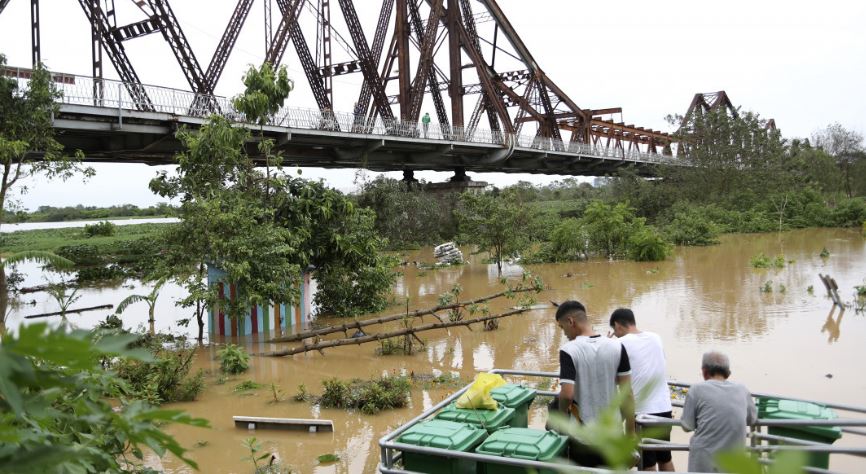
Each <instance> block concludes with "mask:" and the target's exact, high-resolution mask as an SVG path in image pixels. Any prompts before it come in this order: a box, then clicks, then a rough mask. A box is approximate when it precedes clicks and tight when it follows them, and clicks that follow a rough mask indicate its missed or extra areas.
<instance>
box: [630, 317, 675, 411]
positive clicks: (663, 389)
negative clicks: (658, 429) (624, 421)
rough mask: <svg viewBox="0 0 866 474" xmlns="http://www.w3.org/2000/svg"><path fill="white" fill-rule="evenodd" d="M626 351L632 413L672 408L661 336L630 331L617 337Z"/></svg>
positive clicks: (647, 332)
mask: <svg viewBox="0 0 866 474" xmlns="http://www.w3.org/2000/svg"><path fill="white" fill-rule="evenodd" d="M619 341H620V343H621V344H622V345H623V347H625V350H626V352H627V353H628V360H629V364H630V365H631V384H632V389H633V391H634V396H635V413H638V414H656V413H665V412H669V411H671V409H672V407H671V392H670V389H669V388H668V384H667V380H666V374H665V354H664V349H663V348H662V340H661V338H660V337H659V336H658V334H655V333H653V332H649V331H642V332H639V333H630V334H626V335H625V336H623V337H621V338H619Z"/></svg>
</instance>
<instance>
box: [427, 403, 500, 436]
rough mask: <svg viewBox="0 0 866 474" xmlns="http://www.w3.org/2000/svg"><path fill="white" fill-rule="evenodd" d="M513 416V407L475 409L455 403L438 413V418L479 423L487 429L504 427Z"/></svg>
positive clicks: (473, 423)
mask: <svg viewBox="0 0 866 474" xmlns="http://www.w3.org/2000/svg"><path fill="white" fill-rule="evenodd" d="M512 418H514V409H513V408H507V407H502V408H499V409H497V410H473V409H470V408H457V407H456V406H455V405H454V404H453V403H452V404H450V405H448V407H447V408H445V409H444V410H442V411H440V412H439V414H437V415H436V419H437V420H448V421H456V422H458V423H468V424H470V425H478V426H480V427H482V428H484V429H486V430H487V431H494V430H498V429H499V428H502V427H503V426H505V425H507V424H508V423H509V422H510V421H511V419H512Z"/></svg>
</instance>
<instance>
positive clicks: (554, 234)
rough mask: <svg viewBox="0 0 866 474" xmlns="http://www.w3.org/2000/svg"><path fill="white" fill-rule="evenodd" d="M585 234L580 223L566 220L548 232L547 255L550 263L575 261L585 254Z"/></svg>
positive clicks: (571, 219)
mask: <svg viewBox="0 0 866 474" xmlns="http://www.w3.org/2000/svg"><path fill="white" fill-rule="evenodd" d="M586 241H587V236H586V232H585V231H584V230H583V227H582V226H581V224H580V221H579V220H577V219H574V218H568V219H565V220H563V221H562V222H560V223H559V224H557V225H556V227H554V228H553V230H552V231H551V232H550V242H549V244H548V245H549V247H548V251H547V254H548V255H549V256H550V260H552V261H567V260H577V259H579V258H580V257H581V256H583V255H585V254H586Z"/></svg>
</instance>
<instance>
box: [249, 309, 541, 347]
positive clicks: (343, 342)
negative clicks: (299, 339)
mask: <svg viewBox="0 0 866 474" xmlns="http://www.w3.org/2000/svg"><path fill="white" fill-rule="evenodd" d="M527 311H529V308H520V309H513V310H511V311H506V312H504V313H499V314H494V315H491V316H484V317H481V318H473V319H464V320H461V321H447V322H445V321H443V322H438V323H430V324H425V325H423V326H418V327H414V328H404V329H397V330H394V331H389V332H384V333H379V334H369V335H366V336H361V337H356V338H349V339H333V340H330V341H321V342H317V343H314V344H307V343H304V344H303V345H301V346H298V347H293V348H291V349H285V350H282V351H274V352H264V353H261V354H258V355H260V356H267V357H282V356H290V355H294V354H301V353H303V352H309V351H319V352H321V351H322V349H327V348H329V347H339V346H348V345H352V344H358V345H361V344H364V343H366V342H374V341H381V340H383V339H389V338H392V337H398V336H406V335H411V336H412V337H414V338H416V339H417V338H418V336H417V335H416V333H419V332H422V331H430V330H433V329H445V328H451V327H455V326H469V325H470V324H475V323H483V322H485V321H492V320H494V319H500V318H505V317H507V316H514V315H515V314H520V313H525V312H527Z"/></svg>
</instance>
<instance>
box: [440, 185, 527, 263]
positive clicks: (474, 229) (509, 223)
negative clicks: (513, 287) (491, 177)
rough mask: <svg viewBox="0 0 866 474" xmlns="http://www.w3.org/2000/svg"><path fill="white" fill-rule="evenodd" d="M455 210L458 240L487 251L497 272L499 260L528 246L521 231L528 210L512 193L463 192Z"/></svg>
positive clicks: (511, 255) (516, 253) (525, 222)
mask: <svg viewBox="0 0 866 474" xmlns="http://www.w3.org/2000/svg"><path fill="white" fill-rule="evenodd" d="M455 212H456V214H457V220H458V223H459V226H460V234H461V235H462V237H461V240H463V241H465V242H469V243H474V244H477V245H478V248H479V250H481V251H484V252H487V253H488V254H489V255H490V259H491V260H493V261H494V262H495V263H496V268H497V270H498V271H499V274H500V275H501V274H502V261H503V260H505V259H507V258H509V257H514V256H517V255H518V254H519V253H520V252H522V251H524V250H525V249H526V248H527V247H528V246H529V239H528V237H527V235H526V232H525V228H526V225H527V224H528V223H529V221H530V216H529V212H528V209H527V208H526V206H523V205H520V204H519V203H518V202H517V200H516V198H515V196H514V195H505V194H500V193H499V192H497V191H492V192H484V193H479V194H475V193H472V192H466V193H463V195H461V196H460V206H459V207H458V209H457V210H456V211H455Z"/></svg>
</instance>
